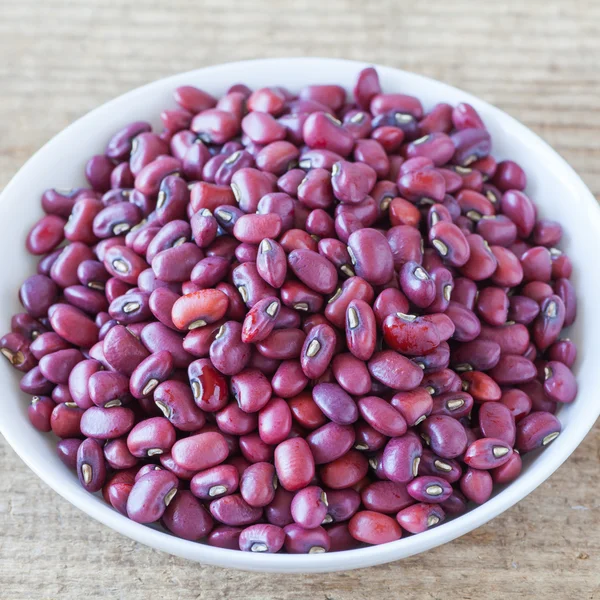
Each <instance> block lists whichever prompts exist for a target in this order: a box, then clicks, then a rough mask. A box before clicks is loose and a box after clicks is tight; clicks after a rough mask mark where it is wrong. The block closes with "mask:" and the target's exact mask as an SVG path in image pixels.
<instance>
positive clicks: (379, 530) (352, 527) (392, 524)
mask: <svg viewBox="0 0 600 600" xmlns="http://www.w3.org/2000/svg"><path fill="white" fill-rule="evenodd" d="M348 531H349V533H350V535H351V536H352V537H353V538H354V539H356V540H358V541H361V542H365V543H367V544H385V543H387V542H393V541H396V540H399V539H400V538H401V537H402V530H401V529H400V525H398V523H397V521H396V520H395V519H393V518H392V517H388V516H387V515H383V514H381V513H378V512H374V511H370V510H363V511H360V512H357V513H356V514H355V515H354V516H353V517H352V518H351V519H350V522H349V523H348Z"/></svg>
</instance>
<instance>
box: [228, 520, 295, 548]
mask: <svg viewBox="0 0 600 600" xmlns="http://www.w3.org/2000/svg"><path fill="white" fill-rule="evenodd" d="M284 541H285V532H284V530H283V529H282V528H281V527H277V526H276V525H268V524H260V525H251V526H250V527H246V529H244V530H243V531H242V532H241V534H240V538H239V545H240V550H242V551H244V552H268V553H275V552H279V550H281V548H282V547H283V543H284Z"/></svg>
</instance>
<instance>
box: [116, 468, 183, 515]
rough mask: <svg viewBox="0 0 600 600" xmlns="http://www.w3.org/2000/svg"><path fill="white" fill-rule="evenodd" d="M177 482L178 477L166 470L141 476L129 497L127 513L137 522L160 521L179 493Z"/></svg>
mask: <svg viewBox="0 0 600 600" xmlns="http://www.w3.org/2000/svg"><path fill="white" fill-rule="evenodd" d="M177 484H178V481H177V477H175V475H173V474H172V473H170V472H169V471H165V470H160V471H150V472H149V473H147V474H146V475H144V476H143V477H140V479H138V480H137V481H136V482H135V483H134V485H133V487H132V488H131V492H130V493H129V497H128V498H127V515H128V516H129V518H130V519H132V520H133V521H136V522H137V523H153V522H154V521H158V519H160V518H161V517H162V516H163V514H164V512H165V510H166V509H167V506H168V505H169V503H170V502H171V500H172V499H173V497H174V495H175V494H176V493H177Z"/></svg>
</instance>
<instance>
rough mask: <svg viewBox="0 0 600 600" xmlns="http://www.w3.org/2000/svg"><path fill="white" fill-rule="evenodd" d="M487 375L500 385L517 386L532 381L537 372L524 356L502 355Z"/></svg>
mask: <svg viewBox="0 0 600 600" xmlns="http://www.w3.org/2000/svg"><path fill="white" fill-rule="evenodd" d="M489 374H490V376H491V377H492V378H493V379H495V380H496V382H497V383H498V384H500V385H518V384H520V383H526V382H527V381H531V380H532V379H534V378H535V376H536V374H537V371H536V368H535V365H534V364H533V363H532V362H531V361H530V360H529V359H527V358H525V357H524V356H518V355H515V354H503V355H502V356H501V357H500V360H499V361H498V364H497V365H496V366H495V367H493V368H492V369H490V371H489Z"/></svg>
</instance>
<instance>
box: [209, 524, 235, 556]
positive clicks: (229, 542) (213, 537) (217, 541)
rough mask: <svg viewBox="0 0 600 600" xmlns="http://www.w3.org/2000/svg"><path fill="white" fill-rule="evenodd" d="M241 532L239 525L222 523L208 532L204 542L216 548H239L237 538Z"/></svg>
mask: <svg viewBox="0 0 600 600" xmlns="http://www.w3.org/2000/svg"><path fill="white" fill-rule="evenodd" d="M241 533H242V528H241V527H229V526H227V525H222V526H220V527H215V529H213V530H212V531H211V532H210V534H209V535H208V537H207V539H206V542H207V544H208V545H209V546H215V547H217V548H226V549H228V550H239V547H240V545H239V538H240V534H241Z"/></svg>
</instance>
